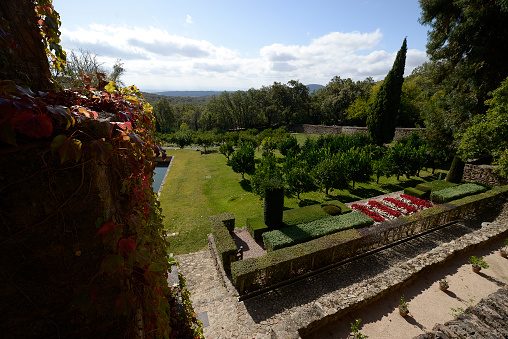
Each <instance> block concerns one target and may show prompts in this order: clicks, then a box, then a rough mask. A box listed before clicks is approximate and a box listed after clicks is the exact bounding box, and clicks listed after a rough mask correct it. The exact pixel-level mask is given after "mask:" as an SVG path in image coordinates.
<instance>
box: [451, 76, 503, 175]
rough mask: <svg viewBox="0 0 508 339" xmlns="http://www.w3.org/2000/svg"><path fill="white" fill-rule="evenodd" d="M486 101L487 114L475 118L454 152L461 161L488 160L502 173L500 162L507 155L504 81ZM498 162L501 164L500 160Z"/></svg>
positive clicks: (462, 135)
mask: <svg viewBox="0 0 508 339" xmlns="http://www.w3.org/2000/svg"><path fill="white" fill-rule="evenodd" d="M491 96H492V98H491V99H489V100H487V102H486V105H487V106H488V107H489V109H488V110H487V114H485V115H477V116H475V118H474V119H473V120H472V122H471V126H469V127H468V128H467V129H466V130H465V131H464V133H462V134H461V135H460V144H459V147H458V152H459V154H460V155H461V156H462V158H464V159H474V158H480V157H485V156H488V157H491V158H492V159H493V160H494V161H495V162H497V163H498V165H499V166H500V168H499V171H500V172H501V173H506V171H507V170H508V167H505V166H506V165H507V164H506V163H503V159H506V156H507V154H506V153H507V152H508V78H506V79H505V80H504V81H503V82H502V83H501V85H500V86H499V87H498V88H497V89H496V90H494V91H493V92H492V93H491ZM500 160H501V161H500Z"/></svg>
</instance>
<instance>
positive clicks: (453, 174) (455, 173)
mask: <svg viewBox="0 0 508 339" xmlns="http://www.w3.org/2000/svg"><path fill="white" fill-rule="evenodd" d="M464 166H465V163H464V161H462V159H461V158H460V157H459V156H458V155H456V156H455V157H454V158H453V161H452V165H451V167H450V170H449V171H448V174H447V175H446V181H449V182H453V183H456V184H460V182H461V181H462V175H463V174H464Z"/></svg>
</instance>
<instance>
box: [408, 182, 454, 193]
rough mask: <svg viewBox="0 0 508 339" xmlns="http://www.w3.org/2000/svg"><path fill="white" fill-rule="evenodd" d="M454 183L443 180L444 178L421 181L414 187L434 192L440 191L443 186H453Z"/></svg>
mask: <svg viewBox="0 0 508 339" xmlns="http://www.w3.org/2000/svg"><path fill="white" fill-rule="evenodd" d="M455 186H457V184H456V183H453V182H449V181H444V180H434V181H430V182H422V183H421V184H418V185H416V189H417V190H419V191H423V192H430V191H432V192H435V191H440V190H443V189H445V188H450V187H455Z"/></svg>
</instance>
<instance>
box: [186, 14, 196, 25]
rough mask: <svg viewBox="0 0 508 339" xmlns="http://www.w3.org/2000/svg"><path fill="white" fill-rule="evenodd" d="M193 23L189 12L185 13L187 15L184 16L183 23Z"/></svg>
mask: <svg viewBox="0 0 508 339" xmlns="http://www.w3.org/2000/svg"><path fill="white" fill-rule="evenodd" d="M193 23H194V21H192V17H191V16H190V15H189V14H187V17H186V18H185V24H187V25H190V24H193Z"/></svg>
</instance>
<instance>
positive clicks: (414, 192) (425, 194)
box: [404, 187, 430, 200]
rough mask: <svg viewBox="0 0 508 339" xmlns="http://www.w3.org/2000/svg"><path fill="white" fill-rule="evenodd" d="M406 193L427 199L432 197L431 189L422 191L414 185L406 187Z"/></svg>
mask: <svg viewBox="0 0 508 339" xmlns="http://www.w3.org/2000/svg"><path fill="white" fill-rule="evenodd" d="M404 194H407V195H411V196H413V197H417V198H420V199H425V200H427V199H428V198H429V197H430V190H428V191H420V190H419V189H416V188H413V187H406V188H404Z"/></svg>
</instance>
